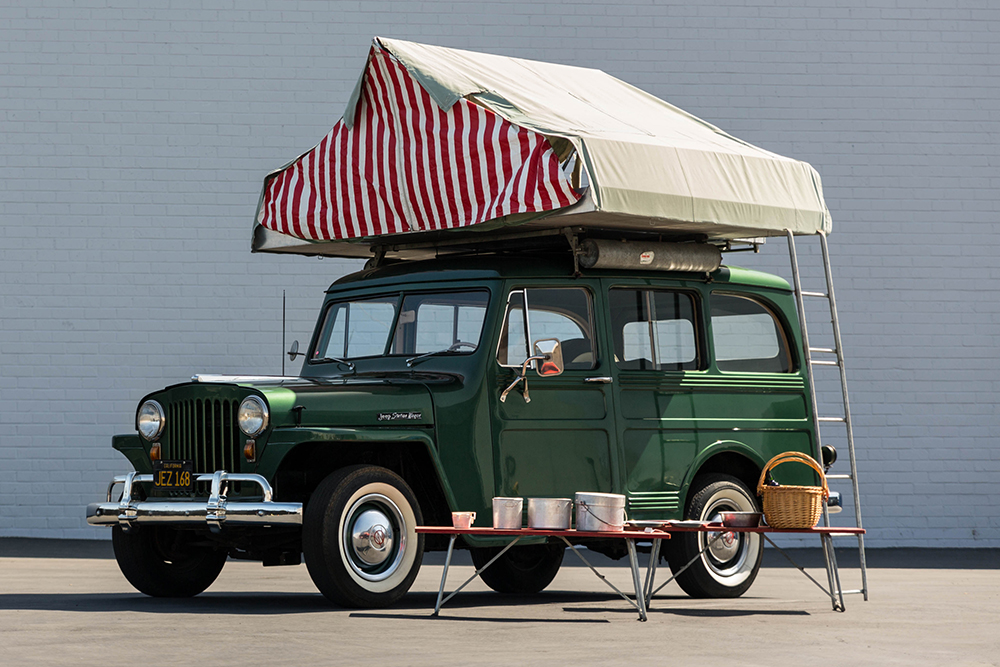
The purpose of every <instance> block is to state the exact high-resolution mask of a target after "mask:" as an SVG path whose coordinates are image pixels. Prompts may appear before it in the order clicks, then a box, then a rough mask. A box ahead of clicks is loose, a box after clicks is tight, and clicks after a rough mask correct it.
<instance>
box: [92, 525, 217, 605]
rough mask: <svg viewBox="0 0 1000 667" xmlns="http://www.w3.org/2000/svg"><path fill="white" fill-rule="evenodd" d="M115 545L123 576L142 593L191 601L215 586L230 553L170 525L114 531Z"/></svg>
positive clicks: (195, 534) (187, 531)
mask: <svg viewBox="0 0 1000 667" xmlns="http://www.w3.org/2000/svg"><path fill="white" fill-rule="evenodd" d="M111 545H112V546H113V547H114V550H115V559H116V560H117V561H118V567H119V568H120V569H121V571H122V574H124V575H125V578H126V579H128V582H129V583H130V584H132V585H133V586H135V588H136V590H138V591H139V592H140V593H145V594H146V595H149V596H151V597H157V598H189V597H192V596H194V595H198V593H201V592H202V591H204V590H205V589H206V588H208V587H209V586H211V585H212V582H214V581H215V579H216V578H217V577H218V576H219V573H220V572H222V566H223V565H225V564H226V557H227V556H228V552H227V551H226V549H222V548H219V547H217V546H215V545H213V544H211V543H209V542H207V541H205V540H203V539H202V538H200V537H199V535H198V534H197V533H195V532H193V531H190V530H178V529H176V528H171V527H168V526H135V527H133V528H131V529H129V530H128V531H127V532H126V531H124V530H122V528H121V526H115V527H114V528H112V529H111Z"/></svg>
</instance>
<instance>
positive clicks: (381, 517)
mask: <svg viewBox="0 0 1000 667" xmlns="http://www.w3.org/2000/svg"><path fill="white" fill-rule="evenodd" d="M421 519H422V516H421V513H420V506H419V504H418V503H417V499H416V496H414V494H413V491H412V490H410V487H409V485H407V483H406V482H405V481H403V479H402V478H401V477H400V476H399V475H397V474H395V473H393V472H391V471H389V470H386V469H385V468H380V467H377V466H351V467H349V468H343V469H342V470H338V471H336V472H333V473H331V474H330V475H329V476H328V477H327V478H326V479H324V480H323V481H322V482H321V483H320V485H319V486H318V487H317V488H316V491H315V492H313V495H312V497H311V498H310V499H309V502H308V504H307V505H306V511H305V516H304V517H303V521H302V552H303V554H304V555H305V560H306V568H307V569H308V570H309V576H310V577H312V580H313V583H315V584H316V587H317V588H318V589H319V590H320V592H321V593H323V595H325V596H326V598H327V599H328V600H330V601H331V602H333V603H334V604H336V605H339V606H342V607H367V608H376V607H386V606H389V605H391V604H392V603H394V602H396V601H397V600H398V599H399V598H401V597H402V596H403V595H404V594H405V593H406V591H408V590H409V589H410V586H411V585H413V580H414V579H416V577H417V571H418V570H419V569H420V562H421V560H422V558H423V551H424V537H423V535H417V532H416V526H418V525H419V524H420V522H421Z"/></svg>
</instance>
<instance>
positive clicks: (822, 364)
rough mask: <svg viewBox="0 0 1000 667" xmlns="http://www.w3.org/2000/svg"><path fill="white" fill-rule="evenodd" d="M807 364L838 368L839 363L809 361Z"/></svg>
mask: <svg viewBox="0 0 1000 667" xmlns="http://www.w3.org/2000/svg"><path fill="white" fill-rule="evenodd" d="M809 363H810V364H812V365H813V366H839V365H840V362H839V361H824V360H820V359H810V360H809Z"/></svg>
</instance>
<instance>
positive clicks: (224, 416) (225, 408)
mask: <svg viewBox="0 0 1000 667" xmlns="http://www.w3.org/2000/svg"><path fill="white" fill-rule="evenodd" d="M164 409H165V410H166V413H167V424H166V427H167V428H166V430H167V433H166V434H165V435H166V436H167V437H166V438H164V442H163V444H162V446H163V453H162V456H163V458H164V459H190V460H192V461H194V471H195V472H196V473H212V472H215V471H216V470H226V471H229V472H234V471H237V470H239V463H240V457H241V456H242V455H243V452H242V445H241V443H240V435H239V432H238V426H237V424H236V411H237V410H238V409H239V402H238V401H229V400H223V399H214V398H206V399H201V398H198V399H187V400H181V401H175V402H171V403H168V404H167V405H166V406H164Z"/></svg>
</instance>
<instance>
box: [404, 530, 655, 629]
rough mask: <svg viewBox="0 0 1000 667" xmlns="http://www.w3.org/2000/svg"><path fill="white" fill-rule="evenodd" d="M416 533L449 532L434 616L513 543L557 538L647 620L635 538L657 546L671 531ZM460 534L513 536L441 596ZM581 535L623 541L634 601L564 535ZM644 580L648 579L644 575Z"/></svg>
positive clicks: (571, 536)
mask: <svg viewBox="0 0 1000 667" xmlns="http://www.w3.org/2000/svg"><path fill="white" fill-rule="evenodd" d="M417 532H418V533H424V534H427V535H448V536H450V538H451V539H450V540H449V541H448V555H447V556H446V557H445V559H444V572H443V573H442V574H441V587H440V588H439V589H438V596H437V604H435V605H434V613H433V614H432V615H433V616H437V615H438V613H439V612H440V611H441V605H443V604H444V603H445V602H447V601H448V600H450V599H452V598H453V597H455V595H456V594H457V593H458V592H459V591H460V590H462V589H463V588H465V587H466V586H468V585H469V584H470V583H472V580H473V579H475V578H476V577H478V576H479V574H480V573H481V572H482V571H483V570H485V569H486V568H488V567H489V566H490V565H492V564H493V563H494V562H496V560H497V559H499V558H500V556H502V555H503V554H504V553H506V552H507V550H508V549H510V548H511V547H513V546H514V545H515V544H517V543H518V542H520V541H521V540H522V539H523V538H525V537H558V538H559V539H561V540H562V541H563V542H565V543H566V546H567V547H569V549H570V551H572V552H573V553H575V554H576V555H577V556H579V558H580V560H582V561H583V562H584V564H585V565H586V566H587V567H589V568H590V569H591V571H593V573H594V574H596V575H597V576H598V578H600V579H601V580H602V581H603V582H604V583H606V584H607V585H608V586H610V587H611V588H613V589H614V591H615V592H616V593H618V595H620V596H622V598H624V599H625V601H627V602H628V603H629V604H631V605H632V606H633V607H635V609H636V610H637V611H638V612H639V620H641V621H645V620H646V598H645V596H644V595H643V584H642V576H641V575H640V573H639V559H638V557H637V556H636V550H635V543H636V541H638V540H642V541H652V542H653V544H655V545H657V546H659V544H660V542H661V541H663V540H669V539H670V533H666V532H663V531H653V532H648V533H647V532H643V531H639V530H635V531H633V530H629V531H615V532H608V531H603V532H596V531H595V532H587V531H582V530H536V529H533V528H522V529H520V530H503V529H499V528H451V527H449V526H417ZM459 535H477V536H480V537H513V538H514V539H513V540H512V541H511V542H510V544H508V545H507V546H505V547H504V548H503V549H501V550H500V553H498V554H497V555H496V556H494V557H493V558H492V559H490V562H488V563H487V564H486V565H484V566H482V567H481V568H479V569H478V570H476V572H475V574H473V575H472V576H471V577H469V578H468V579H466V580H465V583H463V584H462V585H461V586H459V587H458V588H456V589H455V590H454V591H452V592H451V593H449V594H448V597H446V598H444V599H442V597H443V596H444V586H445V583H446V582H447V580H448V567H449V566H450V565H451V555H452V552H453V551H454V547H455V540H456V539H458V536H459ZM581 537H597V538H601V539H607V538H609V537H610V538H618V539H623V540H625V546H626V548H627V549H628V561H629V567H630V568H631V570H632V585H633V587H634V588H635V601H634V602H633V601H632V600H631V599H629V597H628V596H627V595H625V593H622V592H621V590H619V589H618V587H617V586H615V585H614V584H612V583H611V582H610V581H608V580H607V579H606V578H605V577H604V575H602V574H601V573H600V572H598V571H597V568H595V567H594V566H593V565H591V564H590V561H588V560H587V559H586V558H585V557H584V555H583V554H582V553H580V552H579V551H578V550H577V549H574V548H573V545H572V544H571V543H570V541H569V540H568V539H566V538H581ZM657 551H659V549H657ZM647 580H649V578H648V577H647Z"/></svg>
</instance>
